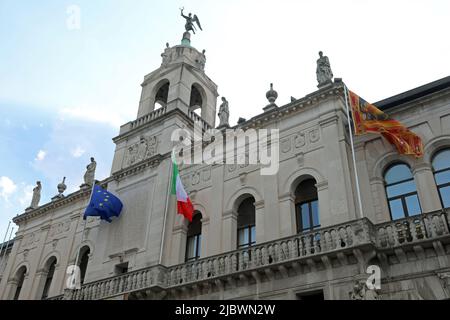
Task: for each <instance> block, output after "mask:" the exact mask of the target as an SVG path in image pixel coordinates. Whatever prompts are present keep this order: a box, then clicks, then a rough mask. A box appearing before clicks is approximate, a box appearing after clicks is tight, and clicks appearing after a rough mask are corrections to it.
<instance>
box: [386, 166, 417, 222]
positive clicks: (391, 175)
mask: <svg viewBox="0 0 450 320" xmlns="http://www.w3.org/2000/svg"><path fill="white" fill-rule="evenodd" d="M384 181H385V184H386V195H387V201H388V204H389V211H390V212H391V219H392V220H397V219H402V218H405V217H409V216H414V215H418V214H421V213H422V209H421V208H420V203H419V198H418V196H417V188H416V183H415V182H414V177H413V175H412V173H411V169H410V168H409V167H408V166H407V165H406V164H404V163H398V164H395V165H393V166H391V167H390V168H389V169H388V170H387V171H386V173H385V174H384Z"/></svg>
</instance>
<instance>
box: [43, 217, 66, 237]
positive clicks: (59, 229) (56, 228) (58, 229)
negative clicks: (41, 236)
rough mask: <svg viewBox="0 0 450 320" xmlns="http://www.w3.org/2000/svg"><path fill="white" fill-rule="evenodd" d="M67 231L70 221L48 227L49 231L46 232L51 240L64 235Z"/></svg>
mask: <svg viewBox="0 0 450 320" xmlns="http://www.w3.org/2000/svg"><path fill="white" fill-rule="evenodd" d="M69 230H70V220H66V221H63V222H59V223H55V224H53V225H52V226H51V227H50V231H49V232H48V237H49V238H50V239H53V238H55V237H56V236H58V235H60V234H63V233H66V232H67V231H69Z"/></svg>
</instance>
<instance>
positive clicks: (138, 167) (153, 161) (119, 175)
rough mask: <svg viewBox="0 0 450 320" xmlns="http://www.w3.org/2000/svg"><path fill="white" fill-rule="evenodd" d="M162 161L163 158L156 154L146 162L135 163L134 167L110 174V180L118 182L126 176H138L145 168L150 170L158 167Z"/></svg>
mask: <svg viewBox="0 0 450 320" xmlns="http://www.w3.org/2000/svg"><path fill="white" fill-rule="evenodd" d="M163 159H164V158H163V156H161V155H160V154H157V155H155V156H153V157H151V158H148V159H146V160H143V161H140V162H138V163H135V164H134V165H132V166H130V167H127V168H125V169H122V170H119V171H116V172H114V173H113V174H112V178H113V179H114V180H115V181H120V180H122V179H123V178H126V177H128V176H131V175H135V174H138V173H139V172H142V171H144V170H146V169H147V168H151V169H153V168H156V167H157V166H159V164H160V163H161V161H162V160H163Z"/></svg>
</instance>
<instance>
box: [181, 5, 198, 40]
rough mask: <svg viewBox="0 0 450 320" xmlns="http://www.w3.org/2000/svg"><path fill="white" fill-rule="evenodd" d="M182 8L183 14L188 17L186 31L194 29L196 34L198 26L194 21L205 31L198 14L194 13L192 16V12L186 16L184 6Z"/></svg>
mask: <svg viewBox="0 0 450 320" xmlns="http://www.w3.org/2000/svg"><path fill="white" fill-rule="evenodd" d="M180 10H181V16H182V17H183V18H185V19H186V25H185V26H184V27H185V28H186V32H189V31H192V32H193V33H194V34H195V30H196V28H195V25H194V22H195V23H196V24H197V26H198V28H199V29H200V30H202V31H203V29H202V26H201V25H200V20H199V19H198V17H197V15H195V14H194V16H193V17H192V13H189V15H187V16H185V15H184V14H183V10H184V8H180Z"/></svg>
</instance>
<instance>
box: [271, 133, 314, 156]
mask: <svg viewBox="0 0 450 320" xmlns="http://www.w3.org/2000/svg"><path fill="white" fill-rule="evenodd" d="M320 140H321V133H320V128H319V126H314V127H310V128H306V129H303V130H301V131H299V132H297V133H294V134H290V135H288V136H285V137H283V138H280V152H281V154H291V153H292V152H295V154H296V155H298V154H303V153H304V151H305V148H307V147H309V146H311V145H315V144H317V143H319V142H320Z"/></svg>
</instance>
